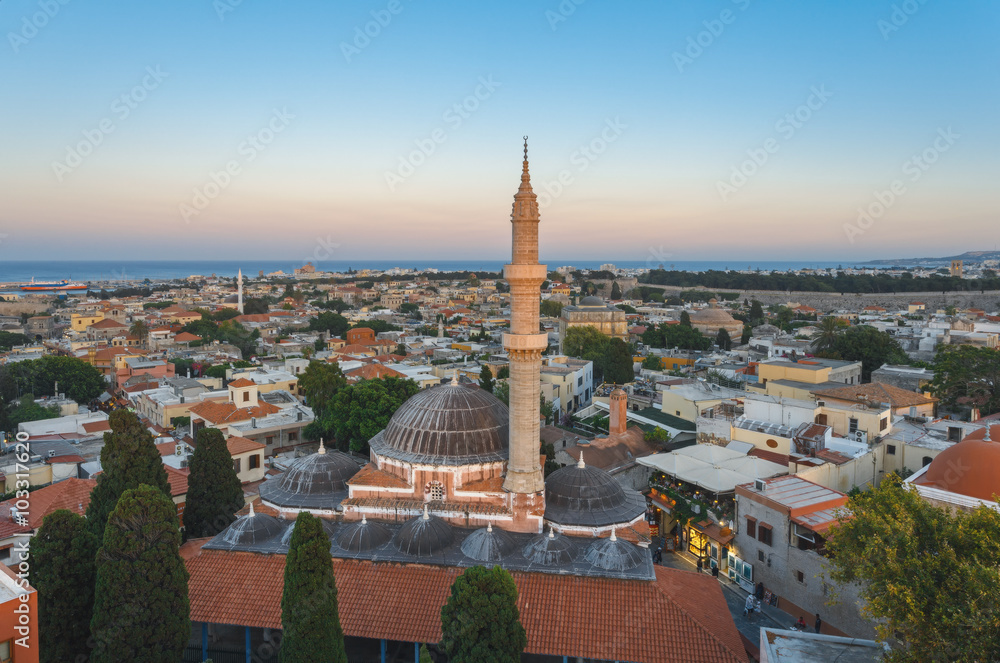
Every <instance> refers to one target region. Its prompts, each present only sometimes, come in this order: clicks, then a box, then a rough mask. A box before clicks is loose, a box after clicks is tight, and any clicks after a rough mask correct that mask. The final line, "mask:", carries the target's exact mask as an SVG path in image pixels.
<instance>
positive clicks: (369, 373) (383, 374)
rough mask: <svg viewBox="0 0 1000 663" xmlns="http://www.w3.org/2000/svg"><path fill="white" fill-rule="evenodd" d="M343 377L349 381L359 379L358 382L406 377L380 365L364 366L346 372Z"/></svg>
mask: <svg viewBox="0 0 1000 663" xmlns="http://www.w3.org/2000/svg"><path fill="white" fill-rule="evenodd" d="M345 376H346V377H347V378H349V379H359V380H377V379H381V378H387V377H394V378H405V377H406V376H405V375H403V374H402V373H400V372H399V371H394V370H393V369H391V368H389V367H388V366H383V365H382V364H365V365H364V366H361V367H360V368H355V369H354V370H353V371H348V372H347V373H346V374H345Z"/></svg>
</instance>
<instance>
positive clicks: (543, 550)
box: [522, 530, 576, 566]
mask: <svg viewBox="0 0 1000 663" xmlns="http://www.w3.org/2000/svg"><path fill="white" fill-rule="evenodd" d="M522 553H523V554H524V557H525V559H527V560H528V561H529V562H531V563H532V564H541V565H542V566H559V565H560V564H569V563H570V562H572V561H573V559H574V558H575V557H576V549H575V548H574V546H573V543H572V542H571V541H570V540H569V537H568V536H565V535H563V534H557V533H556V532H555V531H554V530H549V531H548V532H543V533H541V534H539V535H538V536H536V537H535V538H534V539H532V540H531V543H529V544H528V545H526V546H525V547H524V550H523V551H522Z"/></svg>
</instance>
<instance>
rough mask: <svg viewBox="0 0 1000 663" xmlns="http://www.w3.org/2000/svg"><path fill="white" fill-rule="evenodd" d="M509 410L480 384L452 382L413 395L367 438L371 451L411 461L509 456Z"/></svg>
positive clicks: (476, 460) (446, 461) (450, 462)
mask: <svg viewBox="0 0 1000 663" xmlns="http://www.w3.org/2000/svg"><path fill="white" fill-rule="evenodd" d="M508 429H509V413H508V410H507V406H506V405H504V404H503V402H502V401H500V400H499V399H498V398H497V397H496V396H494V395H493V394H491V393H489V392H487V391H485V390H483V389H480V388H479V387H478V386H476V385H465V384H458V383H456V382H454V381H453V382H450V383H448V384H443V385H441V386H438V387H431V388H430V389H424V390H423V391H421V392H420V393H418V394H416V395H414V396H412V397H411V398H410V399H409V400H407V401H406V402H405V403H403V405H401V406H400V408H399V409H398V410H396V413H395V414H394V415H393V416H392V419H390V420H389V425H388V426H386V427H385V430H383V431H381V432H380V433H379V434H378V435H376V436H375V437H373V438H372V439H371V440H370V441H369V445H370V446H371V448H372V450H373V451H374V452H375V453H376V454H378V455H380V456H388V457H390V458H395V459H397V460H403V461H407V462H416V463H427V464H432V465H466V464H470V463H483V462H494V461H502V460H506V459H507V441H508Z"/></svg>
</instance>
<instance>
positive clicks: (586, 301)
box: [579, 295, 607, 308]
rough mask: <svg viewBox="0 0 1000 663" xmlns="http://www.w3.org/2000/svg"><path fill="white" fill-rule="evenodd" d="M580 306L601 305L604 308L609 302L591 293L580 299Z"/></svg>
mask: <svg viewBox="0 0 1000 663" xmlns="http://www.w3.org/2000/svg"><path fill="white" fill-rule="evenodd" d="M579 306H600V307H602V308H603V307H606V306H607V303H606V302H605V301H604V300H603V299H601V298H600V297H597V296H595V295H589V296H587V297H584V298H583V299H581V300H580V304H579Z"/></svg>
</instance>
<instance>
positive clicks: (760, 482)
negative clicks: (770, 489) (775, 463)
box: [753, 479, 767, 492]
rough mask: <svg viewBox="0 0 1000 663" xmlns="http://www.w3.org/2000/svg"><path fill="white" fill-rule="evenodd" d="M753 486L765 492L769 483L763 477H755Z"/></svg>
mask: <svg viewBox="0 0 1000 663" xmlns="http://www.w3.org/2000/svg"><path fill="white" fill-rule="evenodd" d="M753 487H754V490H757V491H759V492H764V491H765V490H766V489H767V483H765V482H764V480H763V479H754V482H753Z"/></svg>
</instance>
